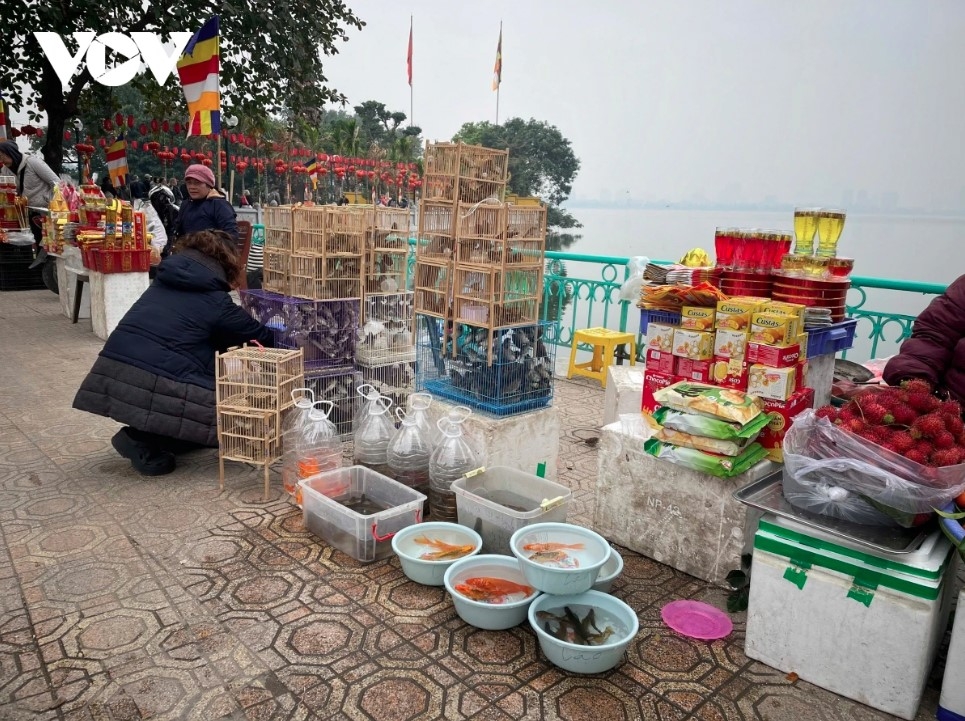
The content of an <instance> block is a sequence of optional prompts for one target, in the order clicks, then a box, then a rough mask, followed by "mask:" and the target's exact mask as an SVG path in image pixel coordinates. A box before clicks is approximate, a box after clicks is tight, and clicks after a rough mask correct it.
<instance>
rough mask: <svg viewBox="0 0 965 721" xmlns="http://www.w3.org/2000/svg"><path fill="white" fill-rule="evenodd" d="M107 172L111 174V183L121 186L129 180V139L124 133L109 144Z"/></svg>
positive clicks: (117, 186)
mask: <svg viewBox="0 0 965 721" xmlns="http://www.w3.org/2000/svg"><path fill="white" fill-rule="evenodd" d="M107 172H109V173H110V174H111V183H113V184H114V187H115V188H120V187H121V186H122V185H124V184H125V183H126V180H127V141H126V140H125V139H124V133H121V134H120V135H118V136H117V140H115V141H114V142H113V143H111V144H110V145H108V146H107Z"/></svg>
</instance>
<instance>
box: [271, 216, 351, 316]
mask: <svg viewBox="0 0 965 721" xmlns="http://www.w3.org/2000/svg"><path fill="white" fill-rule="evenodd" d="M293 228H294V229H295V230H294V231H293V240H292V248H293V250H292V253H291V255H290V258H289V266H288V279H289V282H288V290H287V292H286V294H287V295H292V296H296V297H299V298H306V299H308V300H331V299H343V298H353V299H358V300H361V298H362V278H363V273H364V265H365V262H364V261H365V256H364V249H365V235H366V231H367V228H368V224H367V222H366V212H365V211H364V210H363V209H358V208H355V207H348V206H343V207H334V206H299V207H297V208H295V210H294V213H293ZM265 252H266V263H267V248H266V251H265ZM270 290H275V288H270Z"/></svg>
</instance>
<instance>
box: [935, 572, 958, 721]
mask: <svg viewBox="0 0 965 721" xmlns="http://www.w3.org/2000/svg"><path fill="white" fill-rule="evenodd" d="M957 608H958V610H957V611H956V612H955V625H954V626H953V627H952V640H951V643H950V644H949V646H948V658H947V659H946V661H945V678H944V680H943V681H942V695H941V699H939V701H938V713H937V714H936V716H937V718H938V721H965V684H963V683H962V677H963V675H965V589H962V592H961V593H959V594H958V606H957Z"/></svg>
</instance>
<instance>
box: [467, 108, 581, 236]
mask: <svg viewBox="0 0 965 721" xmlns="http://www.w3.org/2000/svg"><path fill="white" fill-rule="evenodd" d="M453 140H461V141H462V142H464V143H469V144H471V145H482V146H484V147H487V148H499V149H508V150H509V174H510V178H509V189H510V190H511V191H512V192H514V193H516V194H517V195H522V196H538V197H540V198H542V199H543V200H544V201H545V202H546V203H547V205H548V206H549V210H548V221H549V225H550V226H552V227H554V228H579V227H582V226H581V225H580V223H579V222H578V221H577V220H576V218H574V217H573V216H572V215H570V214H569V213H568V212H566V211H565V210H562V209H561V208H560V205H562V203H564V202H565V201H566V199H567V198H569V197H570V192H571V190H572V189H573V179H574V178H575V177H576V173H577V172H578V171H579V169H580V161H579V159H578V158H577V157H576V155H575V154H574V153H573V146H572V145H571V144H570V141H569V140H567V139H566V138H564V137H563V134H562V133H561V132H560V131H559V129H558V128H557V127H556V126H555V125H550V124H549V123H547V122H545V121H540V120H535V119H533V118H531V119H529V120H523V119H522V118H511V119H509V120H507V121H506V122H505V123H504V124H502V125H494V124H492V123H489V122H482V123H466V124H465V125H463V126H462V128H460V129H459V132H458V133H456V135H455V136H454V137H453ZM577 237H578V236H573V235H571V234H563V235H558V236H557V240H559V241H561V243H560V244H561V245H562V246H563V247H566V245H569V244H572V243H573V242H574V241H575V240H576V238H577ZM566 241H569V242H566Z"/></svg>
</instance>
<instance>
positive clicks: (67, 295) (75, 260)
mask: <svg viewBox="0 0 965 721" xmlns="http://www.w3.org/2000/svg"><path fill="white" fill-rule="evenodd" d="M56 263H57V287H58V292H59V295H60V309H61V311H63V313H64V315H65V316H66V317H67V318H70V317H71V313H72V312H73V308H74V288H75V286H76V285H77V283H76V280H77V276H76V273H87V272H88V271H87V268H85V267H84V264H83V262H82V261H81V258H80V250H79V249H78V248H75V247H74V246H72V245H68V246H65V247H64V251H63V253H61V255H60V256H58V257H57V259H56ZM78 318H90V288H86V289H85V290H84V295H83V297H82V298H81V302H80V315H78Z"/></svg>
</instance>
